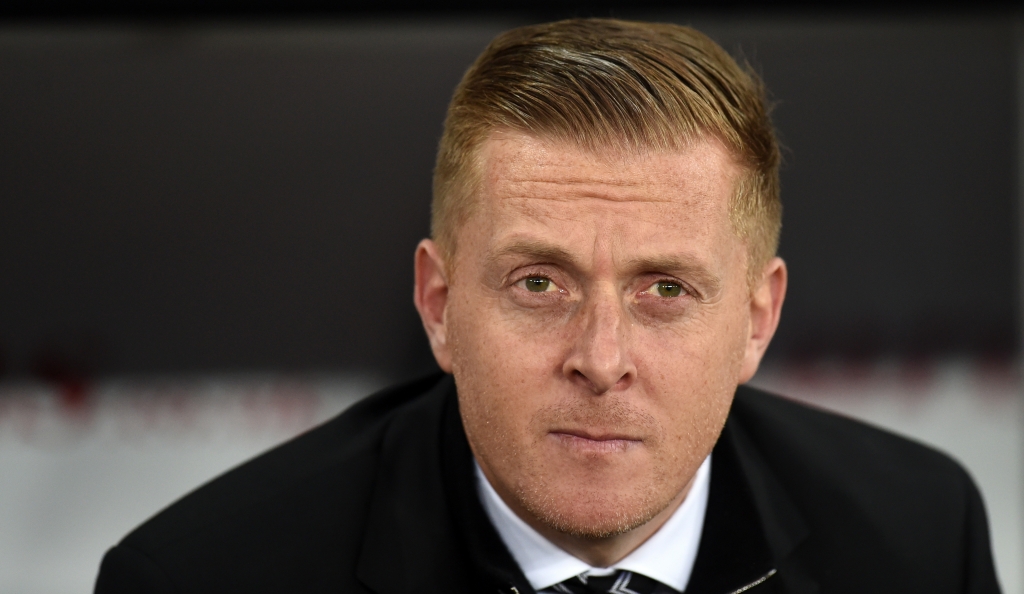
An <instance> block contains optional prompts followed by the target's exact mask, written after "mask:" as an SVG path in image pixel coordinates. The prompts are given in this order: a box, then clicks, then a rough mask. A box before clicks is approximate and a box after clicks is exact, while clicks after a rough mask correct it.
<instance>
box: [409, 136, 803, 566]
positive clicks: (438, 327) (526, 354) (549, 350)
mask: <svg viewBox="0 0 1024 594" xmlns="http://www.w3.org/2000/svg"><path fill="white" fill-rule="evenodd" d="M480 150H481V153H480V160H479V163H480V164H481V165H480V167H481V170H480V175H481V179H482V183H481V185H480V190H479V192H478V195H477V196H475V200H477V206H476V208H475V210H474V211H473V215H472V216H471V217H470V220H469V221H468V222H467V223H466V224H465V225H464V227H463V228H462V229H460V230H459V231H458V234H457V244H458V249H457V251H456V253H455V255H454V261H453V271H445V269H444V266H443V265H442V263H441V260H440V258H439V257H438V252H437V248H436V246H434V245H433V243H432V242H431V241H430V240H424V241H423V242H422V243H421V244H420V246H419V248H418V250H417V256H416V275H417V280H416V305H417V308H418V309H419V311H420V314H421V316H422V317H423V321H424V326H425V327H426V330H427V333H428V336H429V337H430V340H431V346H432V348H433V350H434V354H435V357H436V358H437V360H438V363H439V364H440V366H441V367H442V368H443V369H445V370H447V371H450V372H452V373H453V374H454V376H455V381H456V385H457V387H458V392H459V403H460V409H461V412H462V417H463V423H464V425H465V428H466V433H467V437H468V439H469V443H470V446H471V447H472V450H473V453H474V455H475V457H476V459H477V461H478V462H479V464H480V466H481V468H482V469H483V471H484V474H485V475H486V476H487V478H488V480H489V481H490V482H491V484H492V485H493V486H494V488H495V489H496V491H497V492H498V493H499V495H501V497H502V499H504V500H505V502H506V503H508V504H509V506H510V507H511V508H512V509H513V510H514V511H515V512H516V513H517V514H518V515H519V516H520V517H522V518H523V519H524V520H525V521H526V522H527V523H529V524H530V525H532V526H533V527H534V528H536V529H537V530H538V531H540V532H541V533H542V534H544V535H545V536H546V537H548V538H549V539H550V540H552V541H553V542H555V543H556V544H558V545H559V546H561V547H562V548H564V549H566V550H567V551H569V552H570V553H572V554H574V555H576V556H577V557H580V558H581V559H584V560H585V561H587V562H589V563H591V564H592V565H598V566H607V565H610V564H612V563H614V562H615V561H617V560H619V559H621V558H622V557H624V556H625V555H626V554H628V553H629V552H630V551H632V550H633V549H635V548H636V547H637V546H639V545H640V544H641V543H642V542H643V541H644V540H646V539H647V538H648V537H649V536H650V535H651V534H653V533H654V532H655V531H656V530H657V529H658V528H659V527H660V526H661V524H662V523H664V521H665V520H666V519H667V518H668V517H669V516H670V515H671V513H672V512H673V511H674V510H675V509H676V508H677V507H678V505H679V504H680V503H681V502H682V500H683V499H684V498H685V495H686V492H687V489H688V488H689V485H690V482H691V480H692V478H693V476H694V474H695V472H696V470H697V468H698V467H699V466H700V464H701V462H702V461H703V460H704V458H705V457H706V456H707V454H708V453H709V452H710V451H711V449H712V447H713V446H714V444H715V442H716V441H717V439H718V435H719V433H720V431H721V428H722V425H723V424H724V422H725V418H726V416H727V414H728V410H729V407H730V405H731V403H732V397H733V393H734V391H735V388H736V386H737V385H738V384H739V383H742V382H744V381H746V380H748V379H749V378H750V377H751V376H753V374H754V372H755V371H756V369H757V365H758V363H759V361H760V358H761V355H762V354H763V352H764V350H765V348H767V345H768V341H769V340H770V339H771V335H772V334H773V332H774V330H775V327H776V325H777V322H778V316H779V311H780V308H781V303H782V299H783V297H784V294H785V285H786V270H785V265H784V264H783V263H782V261H781V260H779V259H777V258H776V259H774V260H772V261H771V262H770V263H769V264H768V266H767V267H766V268H765V277H764V278H765V280H764V282H763V283H762V284H761V285H760V286H758V287H755V288H754V290H753V291H751V287H749V285H748V284H747V275H746V266H747V262H746V253H747V252H746V248H745V246H744V244H743V242H742V241H741V240H740V239H739V238H738V237H737V236H736V234H735V233H734V232H733V229H732V226H731V224H730V221H729V212H728V203H729V198H730V196H731V194H732V192H733V187H734V182H735V180H736V179H737V177H738V175H739V174H740V169H739V168H738V167H737V166H736V165H735V164H734V163H733V161H732V159H731V157H730V155H729V154H728V152H727V151H726V150H725V149H724V148H723V147H722V146H721V145H719V144H718V143H714V142H694V143H693V144H692V146H690V147H689V148H686V149H684V150H680V151H676V152H652V153H649V154H644V155H625V154H621V153H615V152H612V151H608V152H598V153H593V152H586V151H582V150H580V149H578V148H576V147H573V146H570V145H564V144H559V143H556V142H552V141H545V140H541V139H537V138H534V137H530V136H526V135H522V134H514V133H500V134H495V135H493V136H492V137H491V138H489V139H488V140H487V141H486V142H485V143H484V144H483V146H482V147H481V149H480ZM447 272H452V273H451V274H447ZM674 285H679V286H681V287H682V291H681V292H678V293H679V294H678V296H665V295H672V291H671V290H670V289H671V287H672V286H674Z"/></svg>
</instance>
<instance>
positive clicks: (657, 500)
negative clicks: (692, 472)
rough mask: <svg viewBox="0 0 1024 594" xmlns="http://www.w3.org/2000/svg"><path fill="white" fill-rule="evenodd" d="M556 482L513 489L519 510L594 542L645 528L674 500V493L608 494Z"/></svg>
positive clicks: (624, 491) (633, 490)
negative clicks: (523, 509) (524, 510)
mask: <svg viewBox="0 0 1024 594" xmlns="http://www.w3.org/2000/svg"><path fill="white" fill-rule="evenodd" d="M559 482H562V481H542V482H540V484H539V486H538V487H536V488H532V489H531V488H521V489H517V493H516V495H517V497H518V498H519V500H520V504H521V505H522V507H523V508H525V509H526V511H527V512H529V513H530V514H531V515H533V516H534V517H536V518H537V520H539V521H540V522H541V523H542V524H544V525H545V526H547V527H549V528H551V529H552V530H556V531H558V532H562V533H564V534H569V535H571V536H576V537H581V538H587V539H594V540H599V539H604V538H608V537H611V536H616V535H619V534H624V533H626V532H629V531H631V530H634V529H636V528H638V527H640V526H642V525H644V524H646V523H647V522H649V521H650V520H651V519H652V518H654V516H656V515H658V514H659V513H660V512H661V511H662V510H664V509H665V508H666V507H668V505H669V503H671V501H672V499H673V498H674V497H675V493H671V494H669V493H658V492H657V491H659V490H658V489H653V488H649V489H647V490H638V489H637V488H636V487H635V486H628V487H625V488H620V489H614V490H612V489H608V488H607V487H606V486H605V487H602V486H595V485H593V484H592V483H591V484H590V485H587V486H577V484H571V483H570V484H557V483H559ZM553 483H554V484H553ZM582 484H584V485H586V483H582ZM648 485H650V483H648Z"/></svg>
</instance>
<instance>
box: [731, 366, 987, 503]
mask: <svg viewBox="0 0 1024 594" xmlns="http://www.w3.org/2000/svg"><path fill="white" fill-rule="evenodd" d="M730 418H731V419H733V420H734V422H735V423H736V424H738V425H740V426H741V427H742V430H743V431H744V432H745V433H746V434H747V435H749V437H750V438H751V439H752V440H753V441H754V442H755V443H756V444H757V449H758V451H759V452H760V453H761V455H762V456H764V457H765V458H766V461H767V462H768V463H769V464H770V465H771V467H772V468H773V469H774V470H775V471H776V472H779V473H781V474H783V475H784V476H785V475H791V474H794V473H797V474H799V476H800V480H801V481H808V480H812V481H813V480H822V481H830V482H837V483H850V484H851V486H853V485H861V486H862V487H861V488H863V489H868V490H871V491H872V492H875V493H877V492H878V491H879V490H884V489H885V488H887V487H889V488H892V489H897V490H898V489H901V488H908V489H928V488H930V487H933V488H936V489H939V491H941V492H947V491H948V489H947V488H946V487H953V486H956V485H958V484H961V483H965V482H966V483H969V482H970V479H969V478H968V476H967V474H966V472H965V471H964V470H963V468H962V467H961V466H960V465H959V464H958V463H957V462H955V461H954V460H952V459H951V458H950V457H949V456H947V455H945V454H943V453H941V452H938V451H937V450H935V449H933V448H931V447H929V446H927V445H924V444H922V443H918V442H916V441H914V440H911V439H908V438H906V437H902V436H899V435H896V434H895V433H892V432H890V431H886V430H884V429H881V428H878V427H874V426H872V425H870V424H867V423H864V422H862V421H857V420H854V419H850V418H847V417H844V416H842V415H839V414H836V413H832V412H827V411H825V410H821V409H818V408H815V407H812V406H808V405H805V404H801V403H798V402H795V401H793V400H789V399H786V398H783V397H780V396H776V395H773V394H769V393H767V392H763V391H761V390H757V389H755V388H750V387H747V386H741V387H740V388H739V390H737V392H736V400H735V402H734V404H733V410H732V414H731V417H730Z"/></svg>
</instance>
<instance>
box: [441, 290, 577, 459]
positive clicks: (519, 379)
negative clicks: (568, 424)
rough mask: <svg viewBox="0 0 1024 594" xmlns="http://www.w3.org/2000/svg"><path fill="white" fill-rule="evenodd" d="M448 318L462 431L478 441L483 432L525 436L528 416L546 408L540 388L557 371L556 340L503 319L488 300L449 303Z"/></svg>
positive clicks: (537, 328) (546, 331)
mask: <svg viewBox="0 0 1024 594" xmlns="http://www.w3.org/2000/svg"><path fill="white" fill-rule="evenodd" d="M447 315H448V319H447V320H446V324H447V326H448V337H449V344H450V345H451V353H452V373H453V375H454V376H455V381H456V384H457V385H458V387H459V396H460V403H461V405H462V409H463V417H464V421H465V423H466V425H467V427H466V429H467V431H469V432H474V433H477V434H478V435H479V433H480V431H482V430H483V429H484V428H486V431H487V432H489V433H492V434H493V433H501V434H504V436H505V437H506V438H507V437H508V433H509V432H522V431H526V430H527V424H528V422H529V420H530V419H531V418H532V416H533V415H532V414H531V411H535V410H537V409H539V408H541V407H543V406H544V405H545V402H544V390H543V389H542V388H543V386H544V385H546V384H547V383H549V382H550V380H551V377H552V374H556V373H558V372H559V371H560V365H558V363H557V361H558V354H559V352H560V347H559V346H558V344H559V339H558V337H557V336H556V335H555V334H553V333H552V331H551V329H550V328H545V327H543V325H539V324H533V323H529V321H528V320H517V319H516V316H514V315H512V316H510V315H508V313H507V312H506V311H503V309H502V307H501V306H500V303H497V300H495V299H490V298H487V297H480V296H470V298H462V299H456V300H453V303H452V305H451V307H450V309H449V311H448V312H447ZM480 437H482V438H485V439H486V437H485V436H483V435H480Z"/></svg>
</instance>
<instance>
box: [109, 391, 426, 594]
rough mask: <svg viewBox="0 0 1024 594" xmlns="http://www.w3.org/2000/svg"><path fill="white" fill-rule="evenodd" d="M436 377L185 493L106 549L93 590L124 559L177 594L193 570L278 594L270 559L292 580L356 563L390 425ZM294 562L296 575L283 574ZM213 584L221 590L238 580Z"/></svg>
mask: <svg viewBox="0 0 1024 594" xmlns="http://www.w3.org/2000/svg"><path fill="white" fill-rule="evenodd" d="M440 379H441V376H432V377H429V378H424V379H421V380H417V381H414V382H410V383H408V384H404V385H399V386H396V387H392V388H389V389H386V390H383V391H381V392H378V393H377V394H374V395H371V396H369V397H367V398H365V399H364V400H362V401H360V402H359V403H357V404H355V405H353V406H352V407H350V408H349V409H348V410H347V411H345V412H344V413H342V414H341V415H339V416H337V417H335V418H334V419H332V420H330V421H328V422H326V423H324V424H323V425H320V426H319V427H316V428H314V429H312V430H310V431H308V432H306V433H305V434H303V435H300V436H299V437H297V438H295V439H293V440H291V441H288V442H286V443H284V444H282V445H280V446H277V447H275V448H274V449H272V450H270V451H268V452H266V453H264V454H262V455H260V456H258V457H256V458H254V459H253V460H251V461H249V462H246V463H244V464H242V465H241V466H239V467H237V468H235V469H233V470H230V471H228V472H226V473H225V474H223V475H221V476H219V477H217V478H215V479H213V480H212V481H211V482H209V483H207V484H206V485H203V486H202V487H199V488H198V489H196V490H195V491H193V492H192V493H190V494H188V495H186V496H185V497H183V498H182V499H180V500H178V501H177V502H175V503H174V504H172V505H171V506H169V507H168V508H166V509H164V510H163V511H161V512H160V513H159V514H157V515H156V516H154V517H153V518H151V519H149V520H148V521H147V522H145V523H144V524H142V525H141V526H139V527H138V528H136V529H135V530H134V531H133V532H131V533H130V534H128V536H126V537H125V538H124V539H123V540H122V541H121V543H119V544H118V546H117V547H115V548H114V549H112V550H111V552H110V553H108V555H107V558H105V560H104V564H103V567H102V568H101V572H100V580H99V583H98V586H97V591H101V588H100V587H99V586H100V585H101V584H102V582H103V581H104V572H106V573H107V574H108V575H107V576H106V578H107V579H108V580H113V579H114V578H117V579H124V575H123V574H125V573H128V572H127V569H128V568H127V567H123V566H125V565H131V566H132V567H134V568H135V569H136V570H137V571H140V572H143V573H146V574H147V575H149V576H157V575H160V574H165V575H168V576H171V577H169V578H168V580H169V581H170V582H172V583H176V589H179V590H181V591H187V590H190V588H189V585H188V581H189V576H190V575H193V574H203V575H202V576H201V581H198V582H197V583H201V584H203V585H204V587H210V588H214V590H213V591H215V589H216V587H217V586H218V576H219V575H223V576H224V577H225V579H226V580H230V579H236V578H237V576H238V575H252V576H258V577H259V579H261V580H264V582H263V583H262V584H260V587H259V588H257V589H256V590H255V591H275V590H281V589H282V588H283V589H288V588H289V587H293V586H295V583H294V582H293V581H287V582H286V583H281V584H272V583H268V582H266V580H267V579H268V573H267V571H265V570H261V565H265V564H268V563H269V564H272V565H273V566H274V567H275V568H277V569H275V571H274V573H273V575H274V576H278V577H281V579H285V580H292V579H294V575H302V574H303V573H304V572H306V569H305V568H308V571H309V572H313V573H308V575H310V576H313V575H316V576H320V575H321V574H322V573H323V568H324V567H332V566H333V567H337V566H338V565H339V564H344V563H345V562H346V561H345V560H344V559H349V560H350V562H354V559H355V557H356V553H357V548H358V545H359V537H360V535H361V534H362V532H363V522H364V519H365V512H366V509H367V508H368V506H369V501H368V500H369V498H370V493H371V489H372V485H373V481H374V478H375V475H376V469H377V459H378V455H379V451H380V448H381V443H382V441H383V439H384V436H385V434H386V433H387V429H388V427H389V426H390V424H391V423H392V422H393V421H394V419H395V418H396V417H398V416H400V415H401V413H402V411H403V410H406V409H409V408H411V407H414V406H416V403H417V402H420V401H422V399H423V397H424V395H425V394H427V393H428V392H430V391H431V389H432V388H433V387H435V386H436V385H437V384H438V383H439V381H440ZM108 565H109V566H110V567H108ZM242 566H245V567H242ZM291 566H294V570H295V571H294V572H290V571H288V570H287V568H288V567H291ZM115 567H116V568H117V571H114V568H115ZM218 568H223V571H221V570H219V569H218ZM240 569H244V570H245V571H239V570H240ZM282 569H284V570H283V571H282ZM111 572H113V573H117V574H120V575H113V574H112V573H111ZM289 574H293V575H289ZM231 576H235V577H234V578H233V577H231ZM219 585H220V586H224V587H227V589H228V590H236V589H238V586H239V584H237V583H234V584H231V583H229V582H225V583H223V584H219ZM110 591H119V590H117V589H113V590H110ZM154 591H157V590H154ZM204 591H205V590H204Z"/></svg>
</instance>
